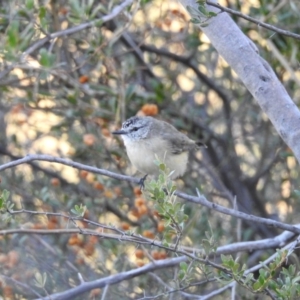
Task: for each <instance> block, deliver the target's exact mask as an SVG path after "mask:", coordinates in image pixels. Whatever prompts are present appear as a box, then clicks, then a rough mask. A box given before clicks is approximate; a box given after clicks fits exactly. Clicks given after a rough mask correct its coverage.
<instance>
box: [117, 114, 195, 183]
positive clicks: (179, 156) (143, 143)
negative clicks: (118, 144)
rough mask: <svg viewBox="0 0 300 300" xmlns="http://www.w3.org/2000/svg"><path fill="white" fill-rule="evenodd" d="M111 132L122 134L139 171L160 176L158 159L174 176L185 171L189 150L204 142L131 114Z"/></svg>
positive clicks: (168, 126)
mask: <svg viewBox="0 0 300 300" xmlns="http://www.w3.org/2000/svg"><path fill="white" fill-rule="evenodd" d="M112 133H113V134H119V135H121V136H122V138H123V140H124V144H125V146H126V150H127V155H128V157H129V159H130V161H131V163H132V164H133V166H134V167H136V168H137V169H138V170H139V171H140V172H142V173H143V174H149V175H155V176H157V175H158V174H159V169H158V166H157V165H156V164H155V160H157V159H158V160H159V161H161V162H163V163H164V164H166V166H167V168H168V169H169V170H170V171H173V173H172V175H171V179H175V178H177V177H179V176H182V175H183V174H184V173H185V171H186V168H187V162H188V154H189V151H190V150H193V149H197V148H198V146H199V144H201V143H197V142H195V141H193V140H191V139H189V138H188V137H187V136H186V135H185V134H183V133H181V132H179V131H178V130H177V129H176V128H175V127H174V126H172V125H171V124H169V123H167V122H164V121H160V120H157V119H154V118H152V117H131V118H129V119H128V120H126V121H125V122H124V123H123V124H122V128H121V129H120V130H117V131H114V132H112Z"/></svg>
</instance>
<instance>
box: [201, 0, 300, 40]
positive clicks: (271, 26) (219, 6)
mask: <svg viewBox="0 0 300 300" xmlns="http://www.w3.org/2000/svg"><path fill="white" fill-rule="evenodd" d="M206 4H208V5H210V6H214V7H217V8H219V9H220V10H221V11H226V12H228V13H230V14H231V15H234V16H237V17H240V18H243V19H245V20H247V21H250V22H252V23H255V24H257V25H258V26H261V27H264V28H266V29H269V30H272V31H274V32H277V33H279V34H282V35H285V36H288V37H292V38H294V39H296V40H300V35H299V34H296V33H293V32H290V31H288V30H283V29H280V28H278V27H276V26H273V25H270V24H268V23H264V22H261V21H258V20H256V19H254V18H252V17H249V16H247V15H244V14H242V13H241V12H239V11H236V10H233V9H231V8H228V7H224V6H222V5H220V4H219V3H215V2H212V1H206Z"/></svg>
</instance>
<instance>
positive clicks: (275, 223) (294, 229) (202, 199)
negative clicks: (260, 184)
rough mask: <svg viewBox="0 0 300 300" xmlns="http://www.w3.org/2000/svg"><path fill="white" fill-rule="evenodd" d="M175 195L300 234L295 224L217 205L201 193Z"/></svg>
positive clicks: (177, 193)
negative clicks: (195, 194) (196, 194)
mask: <svg viewBox="0 0 300 300" xmlns="http://www.w3.org/2000/svg"><path fill="white" fill-rule="evenodd" d="M175 195H176V196H178V197H180V198H182V199H185V200H187V201H189V202H193V203H197V204H200V205H203V206H205V207H208V208H210V209H212V210H215V211H218V212H220V213H222V214H225V215H230V216H233V217H237V218H239V219H243V220H246V221H250V222H253V223H255V222H257V223H261V224H265V225H268V226H270V227H275V228H280V229H284V230H287V231H291V232H294V233H297V234H300V228H298V227H296V226H295V225H289V224H286V223H282V222H278V221H275V220H271V219H265V218H261V217H256V216H253V215H248V214H246V213H243V212H241V211H237V210H234V209H230V208H227V207H224V206H222V205H219V204H216V203H213V202H209V201H208V200H207V199H206V198H205V197H204V196H202V195H199V196H198V197H196V196H190V195H187V194H184V193H182V192H177V191H176V192H175Z"/></svg>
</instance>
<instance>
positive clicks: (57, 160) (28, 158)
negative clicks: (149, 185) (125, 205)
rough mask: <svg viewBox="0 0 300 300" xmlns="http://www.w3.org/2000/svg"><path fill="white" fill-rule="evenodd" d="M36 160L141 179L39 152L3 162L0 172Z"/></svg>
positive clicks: (133, 180) (118, 176)
mask: <svg viewBox="0 0 300 300" xmlns="http://www.w3.org/2000/svg"><path fill="white" fill-rule="evenodd" d="M34 160H40V161H48V162H54V163H59V164H62V165H65V166H69V167H72V168H76V169H79V170H85V171H88V172H92V173H95V174H100V175H104V176H108V177H111V178H114V179H118V180H124V181H128V182H132V183H136V184H138V183H139V182H140V179H138V178H134V177H131V176H126V175H121V174H117V173H114V172H110V171H107V170H104V169H99V168H96V167H91V166H87V165H84V164H81V163H77V162H75V161H72V160H70V159H66V158H60V157H55V156H50V155H43V154H41V155H39V154H32V155H27V156H25V157H23V158H21V159H17V160H14V161H11V162H9V163H6V164H3V165H1V166H0V172H1V171H3V170H5V169H8V168H12V167H15V166H18V165H21V164H25V163H29V162H31V161H34Z"/></svg>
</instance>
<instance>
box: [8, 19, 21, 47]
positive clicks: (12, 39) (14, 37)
mask: <svg viewBox="0 0 300 300" xmlns="http://www.w3.org/2000/svg"><path fill="white" fill-rule="evenodd" d="M19 25H20V24H19V22H18V21H12V22H11V23H10V26H9V28H8V30H7V36H8V45H9V46H10V47H12V48H15V47H16V46H17V45H18V43H19V40H20V37H19Z"/></svg>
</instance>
